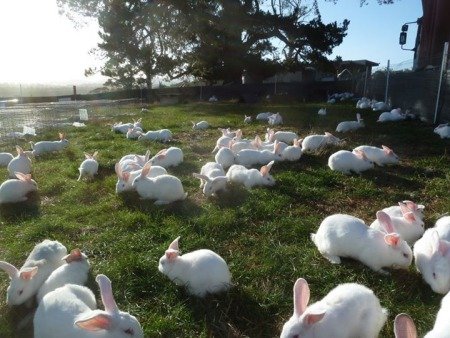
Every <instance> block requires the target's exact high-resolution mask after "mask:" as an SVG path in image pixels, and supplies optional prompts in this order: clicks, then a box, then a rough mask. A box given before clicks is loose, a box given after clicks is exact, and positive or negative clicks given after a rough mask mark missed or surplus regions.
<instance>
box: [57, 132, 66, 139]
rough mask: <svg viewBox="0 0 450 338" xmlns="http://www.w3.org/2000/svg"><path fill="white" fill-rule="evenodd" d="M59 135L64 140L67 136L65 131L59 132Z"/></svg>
mask: <svg viewBox="0 0 450 338" xmlns="http://www.w3.org/2000/svg"><path fill="white" fill-rule="evenodd" d="M58 135H59V139H60V140H64V138H65V137H66V135H65V134H64V133H58Z"/></svg>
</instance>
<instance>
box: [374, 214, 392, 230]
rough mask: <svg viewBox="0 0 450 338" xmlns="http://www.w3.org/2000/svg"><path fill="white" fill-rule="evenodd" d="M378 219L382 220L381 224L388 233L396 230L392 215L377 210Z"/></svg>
mask: <svg viewBox="0 0 450 338" xmlns="http://www.w3.org/2000/svg"><path fill="white" fill-rule="evenodd" d="M377 220H378V222H380V224H381V226H382V227H383V228H384V229H385V230H386V233H388V234H390V233H394V232H395V230H394V226H393V224H392V220H391V217H390V216H389V215H388V214H387V213H385V212H384V211H382V210H380V211H377Z"/></svg>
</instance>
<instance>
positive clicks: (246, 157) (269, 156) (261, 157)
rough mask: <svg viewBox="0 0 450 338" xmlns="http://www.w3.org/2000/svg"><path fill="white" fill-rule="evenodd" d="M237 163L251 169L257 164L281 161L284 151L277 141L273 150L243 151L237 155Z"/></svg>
mask: <svg viewBox="0 0 450 338" xmlns="http://www.w3.org/2000/svg"><path fill="white" fill-rule="evenodd" d="M235 159H236V163H237V164H241V165H243V166H245V167H251V166H252V165H255V164H264V163H267V162H270V161H281V160H282V159H283V158H282V150H281V145H280V144H279V143H278V141H275V143H274V146H273V150H272V151H270V150H267V149H264V150H256V149H243V150H241V151H239V152H238V153H237V154H236V157H235Z"/></svg>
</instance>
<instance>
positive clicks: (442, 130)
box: [434, 123, 450, 138]
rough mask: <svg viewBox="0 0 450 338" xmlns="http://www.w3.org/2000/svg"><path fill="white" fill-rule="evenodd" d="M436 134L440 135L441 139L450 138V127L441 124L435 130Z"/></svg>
mask: <svg viewBox="0 0 450 338" xmlns="http://www.w3.org/2000/svg"><path fill="white" fill-rule="evenodd" d="M434 133H436V134H438V135H439V136H440V137H441V138H450V126H449V125H448V123H446V124H440V125H438V126H437V127H436V128H434Z"/></svg>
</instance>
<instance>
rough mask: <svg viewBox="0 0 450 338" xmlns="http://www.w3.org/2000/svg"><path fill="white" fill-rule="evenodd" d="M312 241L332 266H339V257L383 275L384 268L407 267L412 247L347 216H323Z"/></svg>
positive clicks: (397, 238)
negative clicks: (357, 261)
mask: <svg viewBox="0 0 450 338" xmlns="http://www.w3.org/2000/svg"><path fill="white" fill-rule="evenodd" d="M380 212H382V211H378V213H380ZM311 239H312V241H313V242H314V244H316V246H317V248H318V249H319V251H320V253H321V254H322V255H323V256H324V257H325V258H326V259H328V260H329V261H330V262H331V263H333V264H340V263H341V259H340V257H350V258H353V259H356V260H359V261H360V262H361V263H363V264H365V265H367V266H368V267H369V268H371V269H372V270H374V271H377V272H380V273H384V274H386V273H387V272H386V271H385V270H383V269H382V268H383V267H394V268H408V267H409V265H411V262H412V251H411V248H410V247H409V246H408V244H407V243H406V241H404V240H403V239H401V238H400V236H399V235H398V234H396V233H389V234H386V233H385V232H383V231H380V230H376V229H372V228H369V227H368V226H367V225H366V224H365V223H364V222H363V221H362V220H361V219H359V218H356V217H353V216H350V215H344V214H334V215H331V216H328V217H326V218H325V219H324V220H323V221H322V223H321V224H320V226H319V229H318V230H317V233H315V234H311Z"/></svg>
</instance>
